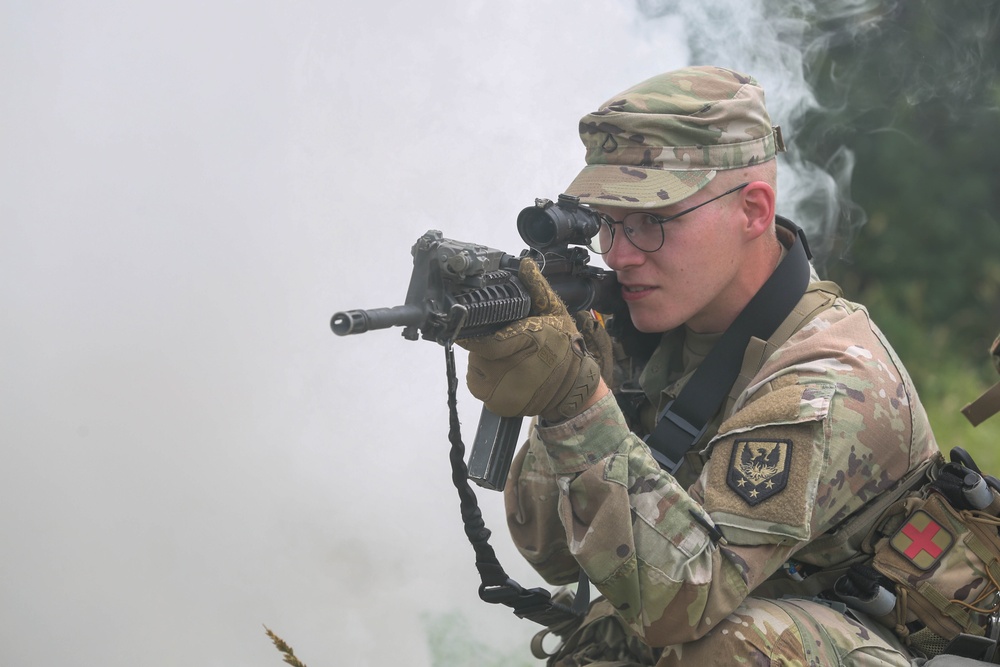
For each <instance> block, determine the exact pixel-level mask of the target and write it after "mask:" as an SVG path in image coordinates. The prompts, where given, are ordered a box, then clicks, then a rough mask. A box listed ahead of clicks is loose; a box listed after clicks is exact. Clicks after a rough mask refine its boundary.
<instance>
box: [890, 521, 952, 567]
mask: <svg viewBox="0 0 1000 667" xmlns="http://www.w3.org/2000/svg"><path fill="white" fill-rule="evenodd" d="M954 543H955V537H954V536H953V535H952V534H951V533H950V532H948V530H947V529H946V528H945V527H944V526H942V525H941V524H940V523H938V522H937V521H935V520H934V518H933V517H931V515H930V514H928V513H927V512H925V511H923V510H917V511H916V512H914V513H913V514H912V515H910V518H909V519H907V521H906V523H904V524H903V526H902V527H901V528H900V529H899V530H898V531H897V532H896V534H895V535H893V536H892V539H890V540H889V544H890V545H891V546H892V548H893V549H895V550H896V551H898V552H899V553H901V554H902V555H903V557H905V558H906V559H907V560H909V561H910V562H911V563H913V564H914V565H916V566H917V567H919V568H920V569H921V570H929V569H931V568H932V567H934V565H935V564H936V563H937V562H938V561H939V560H941V557H942V556H944V555H945V553H947V551H948V549H950V548H951V545H952V544H954Z"/></svg>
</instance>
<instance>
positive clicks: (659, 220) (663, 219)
mask: <svg viewBox="0 0 1000 667" xmlns="http://www.w3.org/2000/svg"><path fill="white" fill-rule="evenodd" d="M748 185H750V181H747V182H746V183H741V184H740V185H737V186H736V187H734V188H730V189H729V190H726V191H725V192H723V193H722V194H721V195H716V196H714V197H712V198H711V199H706V200H705V201H703V202H701V203H700V204H695V205H694V206H692V207H690V208H686V209H684V210H683V211H680V212H678V213H674V214H673V215H668V216H662V215H657V214H655V213H650V212H649V211H641V210H640V211H629V212H628V213H626V214H625V215H624V216H622V219H621V220H615V219H614V218H612V217H611V216H610V215H608V214H607V213H600V212H598V215H599V216H600V218H601V222H602V223H604V224H606V225H607V226H608V230H609V231H610V232H611V243H609V244H608V249H607V250H605V251H604V252H600V251H598V250H597V249H596V248H594V244H593V242H591V243H590V244H589V245H588V246H587V247H588V248H589V249H590V250H591V251H592V252H595V253H597V254H598V255H601V256H603V255H607V254H608V253H609V252H611V248H612V247H614V245H615V236H616V235H615V227H614V226H615V225H624V223H625V218H627V217H628V216H630V215H633V214H635V213H642V214H644V215H647V216H649V217H650V218H652V219H653V224H657V225H660V244H659V245H658V246H656V247H655V248H653V249H652V250H643V249H642V248H640V247H639V246H638V245H636V243H635V241H633V240H632V237H631V236H629V235H628V232H624V234H625V238H626V239H628V242H629V243H631V244H632V247H633V248H635V249H636V250H638V251H640V252H656V251H657V250H659V249H660V248H662V247H663V243H664V241H665V240H666V235H665V234H664V233H663V225H664V224H666V223H668V222H671V221H673V220H676V219H677V218H679V217H681V216H682V215H687V214H688V213H690V212H691V211H696V210H698V209H699V208H701V207H702V206H705V205H706V204H711V203H712V202H714V201H715V200H717V199H722V198H723V197H725V196H726V195H731V194H733V193H734V192H738V191H739V190H742V189H743V188H745V187H746V186H748ZM598 234H600V232H598Z"/></svg>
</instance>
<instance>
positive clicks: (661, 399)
mask: <svg viewBox="0 0 1000 667" xmlns="http://www.w3.org/2000/svg"><path fill="white" fill-rule="evenodd" d="M580 135H581V138H582V140H583V143H584V144H585V146H586V161H587V166H585V167H584V168H583V170H582V171H581V173H580V174H579V175H578V176H577V178H576V179H575V180H574V181H573V182H572V183H571V184H570V186H569V187H568V188H567V191H566V192H567V193H568V194H570V195H574V196H577V197H579V199H580V201H581V202H582V203H583V204H586V205H589V206H591V207H593V208H595V209H596V210H598V211H600V212H601V213H602V214H603V216H602V217H603V224H602V226H601V231H600V233H599V234H598V235H597V237H596V238H595V239H594V244H593V249H594V250H595V251H597V252H600V253H602V254H603V256H604V260H605V262H606V263H607V265H608V266H609V267H610V268H611V269H613V270H614V271H615V272H616V274H617V277H618V280H619V282H620V284H621V288H622V299H623V300H624V302H625V304H627V307H628V312H627V315H626V316H619V318H617V319H618V321H616V322H614V323H613V326H611V327H610V328H611V329H612V331H613V332H614V333H615V335H616V340H614V341H613V342H612V341H611V340H610V339H608V337H607V333H606V331H605V329H604V328H603V327H602V326H600V325H599V324H598V323H596V322H595V321H594V320H593V319H588V318H586V317H580V318H577V319H578V321H577V322H574V321H573V318H571V317H570V316H569V315H568V314H567V313H566V310H565V308H564V307H563V306H562V304H561V303H560V302H559V299H558V297H556V296H555V295H554V293H552V292H551V290H550V288H549V287H548V285H547V284H546V283H545V280H544V278H542V277H541V275H540V274H539V273H538V271H537V269H536V268H535V267H534V266H533V265H532V264H531V263H530V262H523V263H522V271H521V277H522V279H523V280H524V282H525V283H526V285H527V286H528V287H529V290H530V291H531V292H532V294H533V310H532V315H531V316H530V317H528V318H526V319H524V320H521V321H519V322H517V323H515V324H513V325H511V326H509V327H507V328H506V329H504V330H502V331H500V332H499V333H497V334H496V335H495V336H493V337H490V338H486V339H468V340H463V341H460V344H461V345H463V347H466V348H467V349H468V350H469V351H470V355H469V371H468V377H467V381H468V385H469V388H470V390H471V392H472V393H473V394H474V395H475V396H476V397H477V398H479V399H481V400H483V401H484V402H485V403H486V406H487V407H489V408H491V409H492V410H493V411H494V412H497V413H498V414H502V415H505V416H514V415H530V416H538V419H537V421H536V422H534V423H533V425H532V428H531V431H530V437H529V439H528V442H527V443H525V445H524V446H523V447H522V448H521V450H520V451H519V452H518V454H517V456H516V458H515V460H514V463H513V465H512V467H511V472H510V476H509V479H508V482H507V487H506V492H505V502H506V508H507V515H508V524H509V528H510V531H511V535H512V537H513V539H514V541H515V543H516V545H517V547H518V549H519V550H520V552H521V554H522V555H523V556H524V558H526V559H527V560H528V561H529V562H530V563H531V565H532V566H533V567H534V568H535V569H536V570H537V571H538V572H539V573H540V574H541V575H542V576H543V577H544V578H545V579H546V580H547V581H548V582H550V583H552V584H559V585H561V584H566V583H570V582H573V581H576V580H577V578H578V575H579V573H580V571H581V569H582V571H583V572H584V573H585V574H586V576H587V577H588V578H589V580H590V581H591V582H593V584H594V586H595V587H596V588H597V589H598V590H599V591H600V593H601V594H602V597H601V598H600V599H599V600H598V601H596V602H595V603H594V604H593V605H592V607H591V611H590V614H589V615H588V617H587V618H586V619H585V621H584V623H583V624H582V625H581V626H580V627H578V628H576V629H575V631H574V632H572V633H571V634H570V633H566V634H569V636H568V638H567V639H566V641H565V642H564V643H563V645H562V646H561V647H560V649H559V651H558V652H557V653H556V654H555V655H553V656H551V657H550V658H549V664H550V665H556V666H564V667H568V666H575V665H609V666H610V665H617V666H625V665H661V666H668V665H680V664H683V665H688V666H690V665H716V664H725V665H729V664H737V662H739V663H743V662H746V663H748V664H754V665H765V664H772V662H773V663H775V664H795V665H799V664H801V665H867V664H878V665H910V664H911V658H913V655H911V652H910V651H909V650H908V649H907V648H906V647H905V646H904V644H903V643H902V642H901V641H900V640H899V638H897V637H896V636H895V635H894V633H893V632H892V631H891V630H890V629H888V628H887V627H885V626H884V625H882V624H880V623H877V622H875V621H874V620H873V619H872V618H870V617H869V616H867V615H865V614H864V613H861V612H859V611H855V610H852V609H848V608H846V607H845V606H844V605H843V604H841V603H838V602H835V601H832V598H831V596H828V595H824V596H820V595H818V594H819V593H822V592H824V591H825V588H824V589H823V590H817V589H816V588H817V586H816V584H815V583H814V584H810V585H809V586H806V585H804V583H803V582H808V581H812V582H815V581H817V580H823V579H822V577H818V578H817V577H816V576H813V575H817V574H822V573H823V572H824V571H830V570H833V569H836V567H837V566H840V565H841V564H843V563H848V562H851V560H852V557H853V556H855V555H856V549H855V547H854V546H853V545H851V546H849V545H847V544H844V543H842V542H831V541H830V540H828V539H823V537H824V536H827V535H829V534H830V533H831V531H832V530H833V529H835V528H837V527H838V526H840V525H843V523H844V521H845V520H846V519H848V518H849V517H854V516H858V513H859V512H860V511H862V510H863V509H865V508H867V507H870V506H872V504H873V503H875V502H877V501H878V500H879V499H880V498H882V497H884V495H885V493H886V492H887V490H888V489H890V488H892V487H893V486H894V485H896V484H897V482H899V481H900V480H902V479H904V478H905V477H906V476H907V474H908V473H910V472H911V471H914V470H917V469H918V468H919V467H920V466H921V465H922V464H923V463H924V462H925V461H928V460H930V459H931V458H932V457H934V456H936V455H937V452H938V448H937V444H936V443H935V441H934V437H933V434H932V432H931V428H930V426H929V424H928V421H927V417H926V414H925V412H924V409H923V407H922V406H921V404H920V401H919V399H918V397H917V393H916V391H915V390H914V387H913V384H912V382H911V380H910V378H909V375H908V374H907V372H906V370H905V369H904V368H903V365H902V364H901V363H900V361H899V359H898V358H897V356H896V354H895V352H894V351H893V349H892V348H891V347H890V345H889V343H888V342H887V341H886V340H885V338H884V336H883V335H882V333H881V332H880V331H879V329H878V328H877V327H876V325H875V324H874V323H873V322H872V320H871V318H870V317H869V314H868V312H867V311H866V310H865V309H864V307H862V306H860V305H858V304H855V303H851V302H850V301H847V300H845V299H844V298H843V297H842V296H841V294H840V290H839V288H838V287H837V286H836V285H834V284H832V283H829V282H820V281H819V280H818V278H817V276H816V274H815V272H814V271H812V269H811V267H810V266H808V263H807V262H806V260H805V259H804V258H803V256H802V255H801V253H802V252H803V251H802V248H801V246H802V243H803V241H802V239H801V238H800V237H797V235H796V229H795V227H794V225H791V224H789V223H788V221H785V220H784V219H782V218H781V217H780V216H776V215H775V200H776V190H777V180H776V160H775V155H776V153H777V152H780V151H781V150H782V149H783V144H782V141H781V136H780V132H779V131H778V130H777V128H773V127H772V125H771V121H770V118H769V116H768V113H767V110H766V108H765V106H764V93H763V90H762V89H761V87H760V86H759V85H758V84H757V82H756V81H755V80H754V79H753V78H752V77H750V76H746V75H744V74H740V73H738V72H734V71H731V70H727V69H722V68H717V67H689V68H685V69H681V70H677V71H674V72H669V73H666V74H663V75H659V76H655V77H653V78H651V79H649V80H647V81H644V82H642V83H639V84H638V85H636V86H633V87H632V88H630V89H628V90H626V91H624V92H622V93H621V94H619V95H616V96H615V97H613V98H612V99H611V100H610V101H608V102H607V103H605V104H604V105H602V106H601V108H600V109H599V110H598V111H596V112H594V113H591V114H588V115H587V116H585V117H584V118H583V119H582V121H581V123H580ZM796 266H798V268H797V269H795V268H794V267H796ZM788 267H792V268H788ZM781 303H785V304H787V305H785V306H781V305H780V304H781ZM776 304H779V305H776ZM775 309H777V312H778V313H779V315H777V316H775V315H774V314H773V313H774V312H775ZM744 312H747V313H750V316H744V317H743V319H741V318H740V315H741V313H744ZM768 318H771V319H773V320H775V321H774V324H773V326H770V327H768V328H767V330H766V331H765V333H763V334H761V333H759V330H758V329H754V327H757V326H759V325H760V323H761V322H763V321H765V320H767V319H768ZM623 320H624V321H623ZM748 322H749V323H748ZM741 327H743V328H744V329H746V327H749V329H747V330H746V331H743V332H742V333H740V332H737V333H736V334H733V335H731V334H730V332H734V331H736V330H737V329H740V328H741ZM581 331H582V333H581ZM747 331H749V333H747ZM716 350H722V351H724V352H727V353H728V354H729V356H730V357H735V360H736V362H735V363H736V368H735V370H734V371H732V372H731V374H730V375H728V376H725V377H727V380H726V381H725V382H721V381H720V380H719V379H718V378H719V377H720V376H719V375H711V374H707V375H706V374H705V373H703V372H702V370H701V369H702V368H703V367H707V366H709V365H710V361H709V360H713V361H712V362H711V364H712V365H714V364H716V362H715V361H714V359H715V358H717V357H718V356H719V355H717V354H716ZM734 350H735V355H734V354H733V352H734ZM720 354H721V353H720ZM729 365H730V366H732V362H731V361H730V363H729ZM713 367H714V366H713ZM713 372H715V371H713ZM720 384H724V385H725V386H721V387H720V386H719V385H720ZM688 385H690V386H688ZM612 389H613V390H614V391H611V390H612ZM720 389H721V391H720ZM682 397H684V398H682ZM691 397H693V398H691ZM705 404H709V405H710V406H711V410H710V414H708V415H706V416H705V418H704V419H702V420H701V421H703V422H704V423H703V424H702V423H700V422H699V421H698V420H697V419H693V420H692V419H690V418H689V417H688V416H687V413H685V412H682V411H681V412H679V411H678V410H677V409H676V408H678V406H680V405H694V406H695V409H694V412H697V410H698V408H699V406H704V405H705ZM664 415H666V417H665V418H664ZM685 432H688V435H685V434H684V433H685ZM664 433H666V435H663V434H664ZM678 433H679V434H680V435H679V436H678V435H677V434H678ZM650 434H653V435H652V436H651V437H650ZM647 437H649V444H647V442H645V441H644V438H647ZM678 438H679V441H680V442H681V443H682V445H683V446H681V447H678V446H677V445H676V444H670V443H676V442H678ZM664 442H666V443H667V444H666V445H664V444H663V443H664ZM852 550H853V551H852ZM823 581H824V582H826V583H831V584H832V580H830V579H828V580H823Z"/></svg>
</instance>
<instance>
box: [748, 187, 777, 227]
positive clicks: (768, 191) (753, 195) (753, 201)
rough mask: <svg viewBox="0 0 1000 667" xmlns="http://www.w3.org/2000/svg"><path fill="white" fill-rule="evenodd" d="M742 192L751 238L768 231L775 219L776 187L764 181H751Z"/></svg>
mask: <svg viewBox="0 0 1000 667" xmlns="http://www.w3.org/2000/svg"><path fill="white" fill-rule="evenodd" d="M741 194H742V197H741V198H740V200H741V202H742V206H743V213H744V215H745V216H746V231H747V234H748V235H749V236H750V238H757V237H758V236H760V235H761V234H763V233H764V232H765V231H767V230H768V229H769V228H770V226H771V224H772V222H773V221H774V213H775V195H774V188H772V187H771V186H770V185H769V184H768V183H766V182H764V181H751V182H750V183H748V184H747V186H746V187H745V188H743V190H742V193H741Z"/></svg>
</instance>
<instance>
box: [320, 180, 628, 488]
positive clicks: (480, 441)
mask: <svg viewBox="0 0 1000 667" xmlns="http://www.w3.org/2000/svg"><path fill="white" fill-rule="evenodd" d="M599 229H600V219H599V217H598V214H597V213H596V212H595V211H593V210H591V209H589V208H586V207H582V206H579V202H578V200H577V198H576V197H570V196H568V195H560V196H559V200H558V202H556V203H553V202H552V201H550V200H548V199H537V200H535V205H534V206H530V207H528V208H526V209H524V210H523V211H521V213H520V214H519V215H518V216H517V231H518V233H519V234H520V235H521V238H522V239H523V240H524V242H525V243H526V244H528V246H529V248H528V249H527V250H524V251H522V253H521V254H520V256H517V257H515V256H513V255H508V254H507V253H505V252H503V251H501V250H495V249H493V248H488V247H486V246H483V245H479V244H476V243H464V242H461V241H453V240H451V239H446V238H444V237H443V235H442V234H441V232H439V231H435V230H432V231H428V232H427V233H426V234H424V235H423V236H421V237H420V238H419V239H417V242H416V243H415V244H414V245H413V248H412V251H411V252H412V255H413V273H412V274H411V276H410V285H409V288H408V289H407V291H406V302H405V303H404V304H403V305H401V306H395V307H392V308H374V309H372V310H347V311H342V312H339V313H336V314H334V316H333V319H332V320H331V321H330V326H331V328H332V329H333V332H334V333H335V334H337V335H338V336H346V335H349V334H358V333H364V332H366V331H371V330H373V329H385V328H388V327H397V326H399V327H404V329H403V337H404V338H407V339H408V340H417V339H418V338H420V337H423V338H424V339H425V340H432V341H436V342H438V343H441V344H442V345H445V344H450V343H451V342H452V341H454V340H455V339H457V338H469V337H473V336H484V335H488V334H491V333H493V332H495V331H497V330H498V329H500V328H502V327H503V326H504V325H506V324H509V323H510V322H514V321H516V320H519V319H521V318H523V317H527V315H528V312H529V310H530V308H531V299H530V297H529V296H528V294H527V293H526V291H525V289H524V287H523V286H522V285H521V283H520V281H519V280H518V278H517V272H518V266H519V265H520V262H521V259H522V258H524V257H532V258H533V259H534V260H535V261H536V262H537V263H538V266H539V267H540V268H541V271H542V275H544V276H545V278H546V280H548V282H549V284H550V285H551V286H552V289H554V290H555V292H556V293H557V294H558V295H559V296H560V298H561V299H562V300H563V302H564V303H565V304H566V308H567V309H568V310H569V312H570V313H574V312H577V311H581V310H591V309H592V310H596V311H598V312H602V313H613V312H615V311H616V310H619V309H620V308H621V307H622V306H623V303H622V301H621V295H620V292H619V287H618V282H617V280H616V279H615V275H614V273H613V272H612V271H607V270H604V269H599V268H596V267H592V266H589V262H590V255H589V254H588V252H587V251H586V250H585V249H584V248H583V247H580V246H586V245H588V244H589V243H590V241H591V239H592V238H593V237H594V236H595V235H596V234H597V232H598V230H599ZM521 419H522V418H521V417H500V416H498V415H496V414H494V413H492V412H490V411H489V410H487V409H486V408H485V407H484V408H483V412H482V415H481V416H480V419H479V427H478V429H477V430H476V438H475V441H474V443H473V446H472V449H471V452H470V454H469V464H468V467H469V478H470V479H472V480H473V481H475V482H476V483H477V484H479V485H480V486H482V487H485V488H488V489H494V490H497V491H499V490H502V489H503V486H504V483H505V481H506V479H507V472H508V470H509V468H510V463H511V459H512V458H513V456H514V450H515V448H516V447H517V444H518V443H517V439H518V435H519V433H520V430H521Z"/></svg>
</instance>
